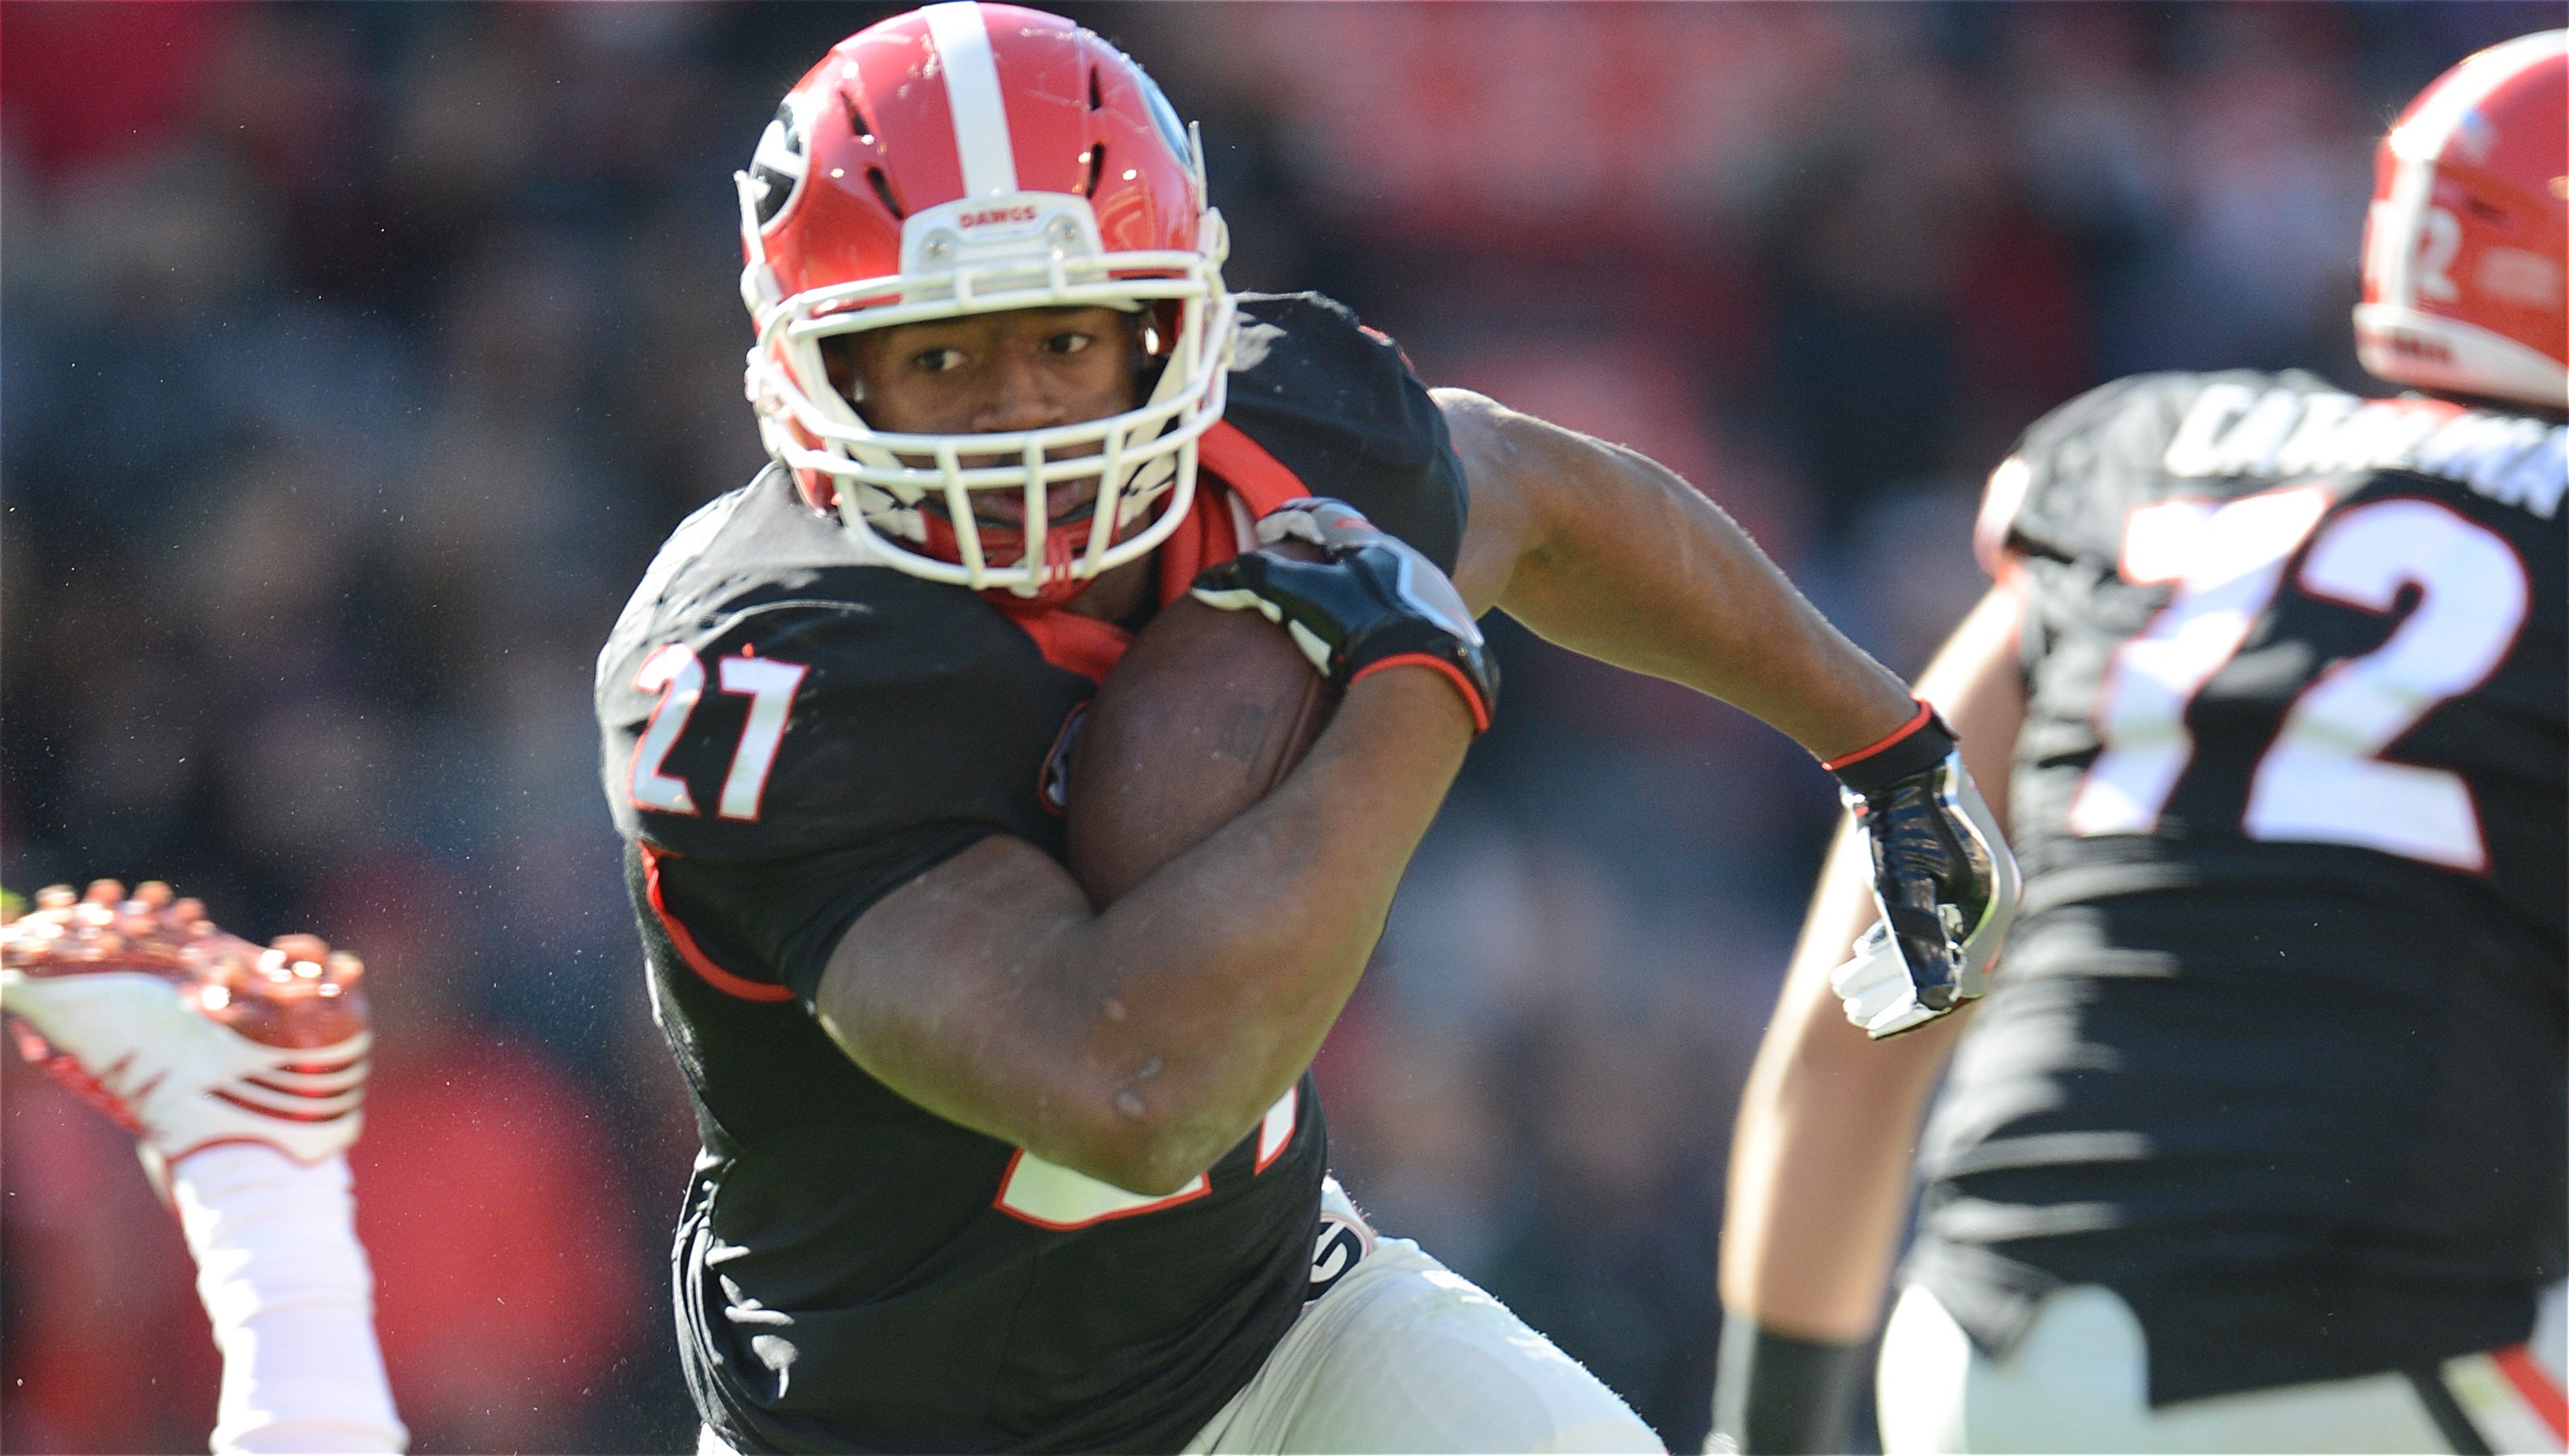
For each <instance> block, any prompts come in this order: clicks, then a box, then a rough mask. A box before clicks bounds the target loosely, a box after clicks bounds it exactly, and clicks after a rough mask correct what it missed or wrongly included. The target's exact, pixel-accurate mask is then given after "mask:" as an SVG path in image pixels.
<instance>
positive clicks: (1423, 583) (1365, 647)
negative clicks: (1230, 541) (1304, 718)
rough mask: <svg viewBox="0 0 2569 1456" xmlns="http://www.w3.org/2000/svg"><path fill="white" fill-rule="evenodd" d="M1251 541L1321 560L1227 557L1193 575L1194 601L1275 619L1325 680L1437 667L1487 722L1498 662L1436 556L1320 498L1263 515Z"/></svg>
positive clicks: (1480, 726) (1268, 553) (1478, 726)
mask: <svg viewBox="0 0 2569 1456" xmlns="http://www.w3.org/2000/svg"><path fill="white" fill-rule="evenodd" d="M1258 539H1259V540H1260V541H1261V542H1264V543H1266V545H1267V546H1279V545H1282V544H1283V543H1285V542H1287V541H1300V542H1306V543H1308V544H1310V545H1312V546H1318V547H1319V548H1320V551H1321V559H1319V560H1316V561H1303V560H1296V559H1294V558H1292V557H1290V556H1287V555H1285V554H1282V553H1281V552H1278V551H1274V550H1270V549H1265V548H1261V549H1259V550H1254V551H1250V552H1247V553H1245V554H1243V555H1238V556H1234V557H1233V558H1232V559H1230V560H1228V561H1222V562H1218V563H1216V564H1214V565H1211V566H1208V567H1206V568H1205V569H1204V571H1203V573H1202V574H1200V575H1198V576H1197V577H1196V580H1195V597H1196V599H1197V600H1198V601H1201V602H1203V603H1205V604H1206V605H1208V606H1217V607H1221V608H1223V609H1224V610H1227V611H1241V610H1254V611H1257V612H1260V613H1261V614H1263V615H1265V616H1266V618H1267V619H1268V620H1269V621H1272V622H1279V623H1282V624H1283V625H1284V627H1285V631H1286V632H1287V633H1288V634H1290V635H1291V637H1292V638H1293V643H1294V645H1295V646H1297V647H1299V648H1301V649H1302V655H1303V656H1305V657H1308V658H1309V659H1311V665H1312V666H1314V667H1316V668H1318V669H1319V670H1320V674H1321V676H1323V677H1325V678H1327V679H1328V681H1329V685H1330V686H1332V687H1336V688H1339V689H1344V688H1346V687H1347V686H1348V685H1350V684H1352V683H1355V682H1358V681H1361V680H1362V679H1364V678H1365V677H1367V676H1370V675H1371V674H1373V673H1376V672H1380V671H1383V670H1385V669H1387V668H1392V667H1406V666H1415V667H1426V668H1430V669H1432V670H1434V671H1436V672H1439V673H1442V674H1443V675H1444V676H1445V677H1446V679H1447V680H1448V681H1450V682H1452V683H1453V684H1454V690H1455V691H1457V692H1459V693H1461V694H1462V695H1463V703H1464V706H1465V707H1467V708H1468V709H1470V711H1471V714H1472V723H1473V728H1474V731H1475V732H1480V731H1486V730H1487V729H1488V728H1489V726H1490V715H1491V713H1492V712H1493V711H1495V710H1496V708H1497V706H1498V701H1499V666H1498V663H1497V662H1495V661H1493V660H1492V659H1491V657H1490V651H1489V645H1488V644H1487V643H1486V642H1484V641H1483V640H1482V639H1481V629H1480V628H1479V627H1478V626H1477V625H1475V624H1474V623H1473V621H1472V613H1471V610H1470V608H1468V607H1466V606H1465V605H1464V604H1463V594H1462V593H1461V592H1459V591H1456V590H1455V589H1454V583H1453V582H1452V581H1451V580H1448V579H1447V578H1446V575H1445V573H1444V572H1443V571H1441V570H1439V569H1437V566H1436V563H1435V562H1434V561H1431V560H1429V559H1427V557H1425V556H1424V555H1421V554H1419V552H1418V550H1417V549H1416V548H1415V547H1413V546H1410V545H1409V544H1408V543H1407V542H1404V541H1402V540H1400V539H1399V538H1398V537H1395V536H1390V535H1386V534H1385V533H1383V532H1381V531H1378V530H1376V529H1375V528H1374V526H1373V524H1372V523H1371V522H1369V521H1367V520H1365V519H1364V516H1363V514H1362V513H1360V512H1358V511H1357V510H1356V509H1355V508H1354V507H1352V506H1349V505H1347V504H1345V503H1344V502H1341V501H1332V500H1328V499H1326V498H1320V497H1315V498H1311V499H1306V500H1300V501H1289V502H1286V503H1285V505H1284V506H1281V507H1279V508H1278V509H1276V510H1274V511H1271V512H1269V513H1268V514H1267V515H1265V516H1264V517H1261V518H1260V519H1259V522H1258Z"/></svg>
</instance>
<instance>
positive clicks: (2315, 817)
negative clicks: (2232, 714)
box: [2068, 486, 2530, 871]
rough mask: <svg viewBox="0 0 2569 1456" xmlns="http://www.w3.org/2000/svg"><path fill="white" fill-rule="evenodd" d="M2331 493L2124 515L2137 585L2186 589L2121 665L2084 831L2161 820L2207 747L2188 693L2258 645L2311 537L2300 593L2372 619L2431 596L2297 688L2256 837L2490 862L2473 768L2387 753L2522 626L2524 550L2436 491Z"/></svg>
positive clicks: (2269, 753)
mask: <svg viewBox="0 0 2569 1456" xmlns="http://www.w3.org/2000/svg"><path fill="white" fill-rule="evenodd" d="M2332 504H2334V498H2333V497H2332V496H2331V495H2330V494H2329V493H2328V492H2327V491H2326V490H2324V489H2323V488H2321V487H2319V486H2286V487H2281V488H2279V489H2276V490H2272V491H2264V492H2260V493H2259V494H2257V495H2253V496H2244V497H2241V498H2240V499H2238V500H2236V501H2228V502H2216V501H2204V500H2175V501H2162V502H2159V503H2157V504H2155V505H2151V506H2144V507H2142V508H2140V509H2139V510H2136V511H2134V512H2133V513H2132V514H2131V516H2130V517H2129V518H2128V519H2127V520H2126V522H2125V525H2124V530H2123V552H2122V562H2121V574H2122V576H2123V578H2124V579H2125V580H2127V581H2132V582H2135V583H2140V584H2150V583H2157V582H2173V583H2174V585H2175V593H2174V594H2173V595H2172V596H2171V597H2170V598H2169V600H2168V603H2167V605H2166V606H2165V607H2164V608H2162V609H2161V610H2160V611H2159V613H2158V615H2157V616H2156V617H2154V618H2153V619H2152V620H2151V622H2150V624H2149V626H2148V628H2147V629H2145V630H2144V631H2142V632H2141V633H2140V635H2138V636H2135V637H2132V638H2131V639H2129V640H2127V641H2125V642H2124V643H2123V644H2122V645H2120V646H2119V647H2117V648H2115V650H2114V655H2113V660H2112V661H2111V663H2110V664H2109V665H2108V666H2107V668H2106V672H2105V680H2104V684H2103V687H2102V689H2101V690H2100V692H2099V694H2098V699H2097V705H2096V727H2097V732H2098V736H2099V737H2100V738H2101V740H2102V741H2103V744H2104V748H2103V751H2101V752H2100V753H2098V754H2097V755H2096V758H2095V761H2094V762H2093V763H2092V764H2090V765H2089V767H2088V770H2087V774H2086V777H2085V778H2084V779H2083V780H2081V781H2080V783H2079V785H2078V792H2077V794H2076V796H2075V797H2074V798H2073V799H2072V800H2071V801H2070V805H2069V814H2068V825H2069V829H2070V831H2071V832H2072V833H2075V834H2080V835H2108V834H2148V833H2150V832H2151V831H2152V830H2154V829H2155V828H2157V826H2158V821H2159V815H2160V813H2161V811H2162V810H2164V809H2165V808H2166V806H2167V801H2168V797H2169V795H2171V794H2172V793H2174V792H2175V790H2176V785H2177V780H2178V778H2179V777H2180V776H2181V775H2183V774H2184V772H2185V767H2186V764H2187V763H2188V762H2190V761H2191V760H2192V758H2193V755H2194V737H2193V735H2192V733H2191V732H2190V731H2189V730H2188V729H2187V728H2186V724H2185V711H2186V706H2187V704H2189V703H2190V702H2192V701H2193V699H2194V697H2195V695H2196V694H2197V693H2199V692H2201V691H2202V690H2203V688H2204V686H2205V685H2206V684H2207V683H2209V682H2211V681H2212V679H2213V677H2214V676H2215V675H2217V674H2218V673H2219V672H2220V671H2221V669H2222V668H2223V666H2225V665H2227V664H2228V663H2229V661H2230V659H2231V658H2232V657H2234V656H2236V655H2237V654H2238V652H2239V650H2240V648H2241V647H2242V646H2244V645H2245V644H2246V643H2247V640H2248V636H2249V633H2250V631H2251V630H2252V628H2253V627H2254V626H2255V625H2256V622H2257V619H2258V618H2259V617H2260V616H2261V615H2262V614H2263V613H2264V612H2265V610H2266V608H2267V606H2268V604H2269V603H2271V602H2272V601H2273V600H2274V599H2275V595H2276V593H2277V592H2278V591H2280V590H2281V589H2282V587H2283V584H2284V575H2285V568H2286V566H2287V564H2288V563H2289V562H2290V561H2291V560H2292V557H2293V555H2294V553H2295V552H2296V551H2298V550H2300V549H2301V546H2302V544H2303V543H2304V542H2305V541H2308V542H2310V549H2309V550H2308V551H2307V552H2304V553H2303V554H2302V557H2301V564H2300V566H2299V567H2298V569H2296V570H2295V571H2294V572H2293V582H2294V585H2295V586H2297V587H2298V588H2299V589H2300V590H2302V591H2304V592H2307V593H2309V594H2310V595H2313V596H2317V597H2323V598H2326V599H2329V600H2332V601H2340V602H2345V603H2347V604H2349V605H2352V606H2356V607H2361V608H2363V609H2364V610H2366V611H2372V612H2388V611H2390V610H2392V609H2393V607H2394V606H2396V604H2397V602H2398V598H2399V593H2400V591H2401V589H2402V588H2404V587H2411V586H2413V587H2415V588H2416V589H2417V592H2418V596H2417V601H2416V605H2415V606H2414V607H2412V608H2411V609H2410V610H2409V612H2408V614H2407V615H2406V617H2404V618H2403V619H2402V620H2401V621H2400V623H2399V625H2398V626H2397V628H2395V629H2394V630H2393V631H2392V632H2391V634H2390V636H2389V639H2388V640H2386V641H2385V642H2384V643H2383V644H2382V645H2381V646H2379V647H2377V648H2375V649H2374V650H2372V651H2371V652H2367V653H2365V654H2363V655H2362V656H2359V657H2351V658H2348V659H2346V660H2344V661H2342V662H2338V663H2336V664H2334V665H2332V666H2331V667H2329V668H2328V669H2327V670H2326V671H2324V672H2322V673H2320V674H2319V676H2318V677H2317V678H2316V679H2314V680H2313V681H2312V682H2311V683H2310V684H2309V685H2308V686H2306V687H2304V688H2303V689H2302V690H2301V692H2300V694H2299V695H2297V696H2296V697H2295V698H2294V699H2293V702H2292V706H2291V707H2290V708H2288V709H2287V710H2286V711H2285V714H2284V721H2283V725H2282V727H2281V728H2279V729H2278V730H2277V732H2276V734H2275V741H2274V743H2273V745H2272V746H2270V747H2269V748H2268V749H2267V750H2266V752H2265V754H2264V755H2263V756H2262V757H2261V758H2260V759H2259V760H2258V763H2257V768H2256V772H2255V775H2254V776H2253V777H2252V779H2251V780H2250V783H2249V790H2248V801H2247V805H2246V808H2245V810H2244V811H2243V812H2242V814H2241V816H2240V830H2241V832H2242V833H2244V834H2246V835H2247V836H2248V837H2249V838H2251V839H2259V840H2296V841H2321V842H2325V843H2330V844H2343V845H2356V846H2360V847H2362V848H2365V849H2373V850H2381V851H2385V852H2386V853H2389V854H2393V855H2401V856H2405V857H2407V858H2409V859H2412V860H2422V861H2425V862H2427V863H2429V864H2435V865H2444V866H2449V867H2451V868H2453V869H2457V870H2468V871H2480V870H2485V869H2486V868H2487V867H2488V850H2487V847H2486V845H2485V844H2484V843H2483V842H2482V839H2481V836H2480V825H2479V815H2478V812H2477V811H2476V810H2475V809H2474V807H2473V806H2472V803H2471V796H2470V789H2469V786H2468V785H2466V784H2464V783H2463V781H2462V778H2461V776H2460V775H2459V774H2456V773H2453V772H2452V771H2450V770H2448V769H2438V768H2429V767H2425V766H2423V765H2418V764H2403V763H2391V762H2388V761H2386V760H2385V759H2383V758H2382V756H2381V755H2382V753H2383V751H2384V750H2385V749H2386V748H2388V747H2389V746H2390V744H2391V743H2392V742H2394V741H2395V740H2397V739H2398V738H2399V736H2400V735H2401V734H2404V733H2406V732H2407V731H2408V730H2409V729H2411V728H2413V727H2415V726H2416V725H2417V724H2418V722H2419V721H2420V720H2422V719H2423V718H2424V717H2425V716H2426V714H2427V713H2429V712H2431V711H2432V710H2433V709H2434V707H2435V705H2436V704H2438V703H2441V702H2444V701H2445V700H2447V699H2449V698H2454V697H2458V696H2460V695H2461V694H2463V693H2467V692H2469V691H2471V690H2472V689H2473V688H2475V687H2477V686H2479V685H2480V684H2481V683H2482V682H2484V681H2486V680H2487V679H2488V677H2489V675H2490V674H2491V673H2493V672H2495V671H2496V670H2497V668H2498V665H2499V663H2500V662H2502V661H2503V660H2504V659H2505V657H2506V653H2507V650H2508V648H2509V647H2511V646H2512V645H2513V644H2514V642H2515V639H2516V633H2517V631H2518V629H2519V628H2521V627H2522V626H2523V625H2524V617H2525V612H2526V609H2527V607H2528V605H2529V598H2530V587H2529V586H2528V584H2527V582H2526V577H2525V570H2524V563H2523V562H2522V561H2521V560H2520V559H2518V558H2517V556H2516V553H2515V550H2514V548H2513V547H2512V546H2508V545H2507V543H2506V541H2505V539H2504V538H2502V537H2500V536H2498V535H2497V534H2496V533H2495V532H2492V531H2489V530H2488V529H2486V528H2485V527H2482V526H2479V525H2476V524H2474V523H2473V522H2470V521H2468V520H2466V519H2464V518H2463V517H2462V516H2460V515H2459V514H2458V513H2456V512H2454V511H2452V510H2451V509H2449V508H2447V507H2445V506H2442V505H2440V504H2438V503H2436V502H2433V501H2428V500H2421V499H2417V498H2414V497H2393V498H2390V499H2386V500H2379V501H2370V502H2366V503H2364V504H2362V505H2359V506H2357V507H2355V508H2354V509H2352V510H2349V511H2345V512H2342V513H2339V514H2338V515H2336V516H2334V517H2331V516H2330V515H2329V508H2330V506H2331V505H2332ZM2323 522H2325V525H2323ZM2315 532H2316V533H2317V535H2316V539H2314V535H2313V534H2314V533H2315Z"/></svg>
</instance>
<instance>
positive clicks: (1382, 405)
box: [1223, 293, 1467, 571]
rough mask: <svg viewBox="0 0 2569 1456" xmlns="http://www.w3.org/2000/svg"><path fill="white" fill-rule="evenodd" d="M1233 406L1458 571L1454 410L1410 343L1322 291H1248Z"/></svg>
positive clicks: (1313, 473) (1288, 463)
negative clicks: (1450, 421)
mask: <svg viewBox="0 0 2569 1456" xmlns="http://www.w3.org/2000/svg"><path fill="white" fill-rule="evenodd" d="M1240 305H1241V318H1240V338H1239V341H1238V343H1237V344H1236V345H1235V346H1234V350H1233V356H1232V375H1231V400H1230V403H1229V405H1228V406H1226V407H1225V409H1224V411H1223V418H1224V420H1225V421H1227V422H1229V423H1230V424H1233V425H1236V426H1238V427H1239V429H1240V430H1241V432H1242V433H1243V434H1245V435H1247V436H1249V438H1250V439H1252V440H1254V441H1256V442H1257V443H1258V444H1259V445H1260V446H1261V447H1263V448H1264V449H1265V450H1266V451H1267V453H1268V454H1270V455H1272V456H1274V457H1275V458H1276V460H1277V461H1278V462H1279V463H1280V464H1282V465H1284V466H1285V469H1287V470H1289V471H1291V472H1292V473H1293V474H1294V475H1295V476H1296V477H1297V478H1299V479H1300V481H1301V483H1302V485H1303V487H1304V488H1305V489H1306V490H1307V491H1309V493H1310V494H1312V495H1315V496H1332V497H1335V498H1337V499H1338V500H1341V501H1344V502H1346V503H1347V504H1348V505H1350V506H1353V507H1355V508H1356V509H1357V510H1358V511H1361V512H1363V513H1364V514H1365V518H1366V519H1367V520H1369V521H1371V522H1372V523H1373V524H1374V525H1376V526H1378V527H1380V528H1382V529H1383V530H1384V531H1387V532H1389V533H1391V534H1392V535H1393V536H1396V537H1399V538H1400V539H1401V540H1402V541H1404V542H1407V543H1408V544H1409V545H1411V546H1415V547H1417V548H1418V549H1419V550H1420V551H1421V552H1422V553H1424V554H1425V555H1426V556H1427V558H1428V559H1430V560H1432V561H1434V562H1435V563H1436V564H1437V565H1438V566H1439V567H1442V568H1443V569H1445V570H1448V571H1451V570H1453V569H1454V563H1455V560H1456V558H1457V557H1458V556H1459V555H1460V554H1461V551H1462V548H1463V526H1464V521H1465V513H1466V509H1467V505H1466V499H1465V491H1464V482H1463V466H1462V462H1461V461H1460V460H1458V459H1456V458H1455V455H1454V448H1453V445H1452V443H1451V442H1450V441H1449V440H1448V438H1447V436H1446V430H1445V413H1444V411H1442V410H1440V409H1438V408H1437V406H1436V401H1434V400H1433V399H1430V398H1429V397H1428V394H1427V386H1426V385H1425V384H1423V383H1421V382H1420V381H1419V378H1418V376H1417V375H1416V374H1415V373H1413V372H1411V370H1410V367H1409V361H1408V360H1407V359H1406V358H1405V357H1403V356H1402V354H1401V352H1400V347H1399V345H1397V344H1394V343H1393V342H1392V341H1391V340H1390V339H1389V338H1387V337H1385V336H1383V335H1382V334H1379V333H1376V332H1375V331H1373V330H1371V329H1368V328H1366V327H1364V326H1363V325H1362V324H1360V323H1358V322H1357V321H1356V316H1355V315H1354V314H1353V313H1350V312H1348V311H1347V308H1346V306H1345V305H1343V304H1341V303H1338V302H1336V301H1334V300H1332V299H1328V298H1323V297H1321V296H1320V295H1319V294H1317V293H1246V294H1242V295H1241V296H1240Z"/></svg>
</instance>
